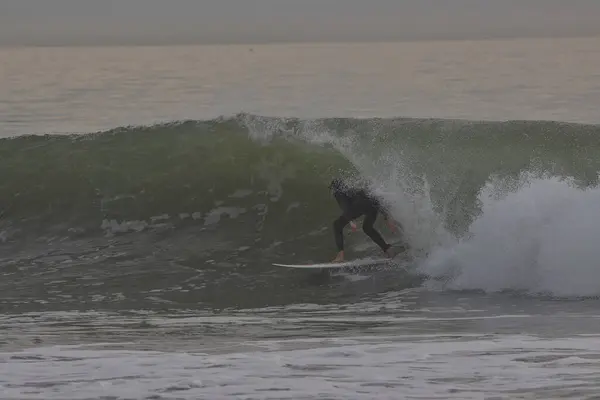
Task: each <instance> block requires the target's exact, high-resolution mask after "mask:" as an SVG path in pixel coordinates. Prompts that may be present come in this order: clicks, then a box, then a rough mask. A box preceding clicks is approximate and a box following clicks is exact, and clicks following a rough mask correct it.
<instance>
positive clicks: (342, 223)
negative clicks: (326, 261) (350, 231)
mask: <svg viewBox="0 0 600 400" xmlns="http://www.w3.org/2000/svg"><path fill="white" fill-rule="evenodd" d="M363 214H364V211H363V210H362V209H361V207H358V206H357V204H352V205H351V206H350V208H349V209H347V210H346V212H345V213H344V214H342V215H340V217H339V218H338V219H336V220H335V221H334V222H333V235H334V237H335V245H336V246H337V250H338V252H340V251H344V228H345V227H346V225H348V224H349V223H350V221H353V220H355V219H356V218H358V217H360V216H361V215H363Z"/></svg>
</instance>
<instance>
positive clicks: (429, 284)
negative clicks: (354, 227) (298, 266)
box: [0, 38, 600, 400]
mask: <svg viewBox="0 0 600 400" xmlns="http://www.w3.org/2000/svg"><path fill="white" fill-rule="evenodd" d="M599 66H600V38H585V39H519V40H506V41H447V42H407V43H379V44H376V43H375V44H350V43H346V44H294V45H260V46H197V47H194V46H182V47H110V48H109V47H87V48H86V47H39V48H33V47H27V48H0V77H1V78H0V399H47V400H52V399H61V400H63V399H82V400H83V399H148V400H150V399H152V400H159V399H233V398H235V399H559V398H560V399H566V398H568V399H598V398H600V397H598V396H599V393H600V311H599V308H600V298H599V296H600V263H599V261H598V260H599V259H600V247H599V246H598V238H599V237H600V186H599V179H598V170H599V169H600V113H599V111H598V107H599V106H600V68H599ZM335 176H344V177H347V178H348V179H350V180H356V181H357V182H361V183H367V184H369V185H370V186H371V187H372V188H373V190H375V191H376V192H377V193H379V194H380V195H381V196H382V198H383V199H384V200H385V202H386V203H387V204H388V206H389V207H390V210H391V212H392V214H393V216H394V218H395V219H397V220H398V221H399V222H400V224H401V225H402V232H399V233H390V232H389V231H388V230H386V227H385V226H384V224H383V223H382V222H381V221H378V223H377V227H379V228H380V229H381V232H382V233H383V235H384V236H385V237H386V238H387V239H388V240H389V241H391V242H393V243H395V244H401V243H406V244H408V246H409V251H408V252H407V253H405V254H403V255H402V256H400V257H399V258H398V260H397V262H396V263H394V265H392V266H390V267H385V268H384V267H380V268H370V269H361V270H352V271H335V272H333V273H332V274H322V273H319V272H317V271H315V272H311V271H302V270H291V269H283V268H278V267H274V266H272V263H273V262H288V263H289V262H297V263H305V262H321V261H327V260H329V259H331V258H333V257H334V256H335V247H334V241H333V236H332V232H331V225H332V222H333V220H334V219H335V218H336V217H337V215H338V213H339V210H338V209H337V207H336V204H335V202H334V201H333V199H332V198H331V195H330V193H329V192H328V189H327V185H328V183H329V181H330V180H331V178H332V177H335ZM346 243H347V257H348V258H354V257H368V256H378V255H379V251H378V249H377V248H376V246H374V245H373V244H372V243H371V242H370V241H369V240H368V239H367V238H366V237H365V235H364V234H362V232H360V231H358V232H354V233H353V232H350V231H348V232H347V233H346Z"/></svg>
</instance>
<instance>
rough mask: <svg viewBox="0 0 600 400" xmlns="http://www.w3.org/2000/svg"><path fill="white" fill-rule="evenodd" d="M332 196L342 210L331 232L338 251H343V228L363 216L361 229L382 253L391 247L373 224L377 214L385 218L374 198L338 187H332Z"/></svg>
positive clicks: (385, 212)
mask: <svg viewBox="0 0 600 400" xmlns="http://www.w3.org/2000/svg"><path fill="white" fill-rule="evenodd" d="M331 188H332V190H333V196H334V197H335V199H336V201H337V202H338V204H339V206H340V208H341V209H342V215H341V216H340V217H339V218H338V219H336V220H335V221H334V223H333V232H334V236H335V244H336V246H337V249H338V251H342V250H344V233H343V231H344V227H345V226H346V225H348V223H350V221H352V220H354V219H356V218H358V217H360V216H361V215H364V216H365V219H364V221H363V225H362V229H363V232H364V233H365V234H366V235H367V236H369V237H370V238H371V239H372V240H373V241H374V242H375V243H377V245H378V246H379V247H380V248H381V250H383V251H384V252H385V251H387V250H388V249H389V248H390V247H391V246H390V245H389V244H387V243H386V242H385V240H384V239H383V238H382V237H381V235H380V234H379V232H377V230H376V229H375V227H374V226H373V224H374V223H375V220H376V219H377V214H378V213H380V212H381V213H382V214H384V215H385V216H387V211H386V210H385V209H384V208H383V207H382V205H381V203H380V202H379V200H378V199H376V198H374V197H373V196H372V195H370V194H369V193H368V192H367V191H366V190H364V189H357V188H347V187H343V186H340V185H333V186H332V187H331Z"/></svg>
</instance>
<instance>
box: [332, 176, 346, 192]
mask: <svg viewBox="0 0 600 400" xmlns="http://www.w3.org/2000/svg"><path fill="white" fill-rule="evenodd" d="M345 188H346V183H345V182H344V181H343V180H342V179H341V178H333V179H332V180H331V183H330V184H329V189H330V190H331V191H332V192H334V193H337V192H343V191H344V189H345Z"/></svg>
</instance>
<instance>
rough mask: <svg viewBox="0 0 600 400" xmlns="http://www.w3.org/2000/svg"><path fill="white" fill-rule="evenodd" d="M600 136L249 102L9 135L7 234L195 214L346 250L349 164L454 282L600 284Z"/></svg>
mask: <svg viewBox="0 0 600 400" xmlns="http://www.w3.org/2000/svg"><path fill="white" fill-rule="evenodd" d="M599 150H600V127H599V126H594V125H577V124H567V123H557V122H540V121H509V122H476V121H456V120H434V119H406V118H394V119H333V118H332V119H321V120H310V121H308V120H299V119H282V118H269V117H262V116H255V115H246V114H241V115H237V116H234V117H229V118H219V119H215V120H208V121H183V122H177V123H169V124H160V125H154V126H141V127H121V128H118V129H114V130H111V131H107V132H97V133H90V134H87V135H74V136H57V135H47V136H21V137H15V138H10V139H3V140H0V155H1V157H0V171H2V180H0V205H1V207H2V211H1V213H2V219H1V220H0V238H1V239H2V240H3V241H4V242H15V241H19V240H23V239H26V238H32V239H35V238H36V237H39V236H41V235H50V234H52V235H56V234H58V233H60V234H61V235H67V236H69V235H70V236H76V237H82V236H83V237H85V236H106V235H109V236H115V235H117V236H118V235H135V234H138V233H140V232H144V231H145V232H147V231H149V230H154V229H163V230H164V229H170V230H171V231H172V230H177V229H189V228H190V227H197V228H198V229H202V230H208V231H210V232H211V234H212V235H213V237H215V238H222V240H224V241H227V242H228V245H227V246H229V247H230V248H239V247H243V246H248V245H249V246H252V247H255V248H261V249H263V250H264V251H267V250H268V249H271V248H273V246H275V245H278V244H281V243H283V244H286V243H287V244H288V245H290V246H293V248H295V249H297V252H299V253H300V255H297V256H296V257H297V259H298V258H299V259H304V260H306V252H307V251H310V252H312V253H311V256H310V257H309V258H311V259H312V258H313V257H316V255H315V254H321V255H322V254H328V255H331V254H332V252H333V239H332V237H331V232H330V230H329V227H330V225H331V222H332V221H333V219H334V218H335V217H336V216H337V213H338V211H337V208H336V205H335V202H334V201H333V200H332V198H331V197H330V194H329V192H328V189H327V184H328V182H329V181H330V179H331V178H332V177H334V176H339V175H343V176H347V177H349V178H350V179H356V180H366V181H367V182H369V183H370V184H371V185H372V186H373V188H374V189H375V190H376V191H378V192H379V193H380V194H381V195H382V196H383V197H384V198H385V199H386V201H387V202H388V203H389V205H390V208H391V210H392V214H394V216H395V217H396V218H397V219H398V220H399V221H401V222H402V224H403V228H404V236H405V240H406V241H407V242H409V244H410V245H411V247H412V248H413V251H414V252H415V255H417V256H422V257H423V258H424V259H425V261H424V262H423V264H422V265H421V268H422V269H423V270H424V271H425V272H427V273H429V274H434V275H435V274H437V273H448V270H452V271H454V272H453V273H454V274H455V278H454V280H453V285H455V287H457V288H468V289H473V288H476V289H484V290H504V289H523V290H534V291H541V292H543V291H550V292H555V293H563V294H565V295H589V294H600V283H594V282H600V281H599V280H598V279H592V275H593V276H594V277H595V276H596V275H597V273H595V272H594V268H593V263H594V260H597V259H598V256H600V250H597V246H594V243H593V242H594V240H593V238H594V237H598V235H597V234H596V233H600V232H596V230H598V229H600V228H597V227H600V201H598V200H600V199H598V198H597V197H598V196H600V194H599V193H600V192H598V189H596V185H597V183H598V174H597V171H598V169H599V167H600V151H599ZM315 252H316V253H315ZM319 252H320V253H319ZM302 253H303V254H304V257H302V256H301V255H302ZM574 265H575V266H574ZM574 268H576V269H577V270H576V271H577V272H578V273H581V274H580V275H577V273H576V271H574ZM524 271H526V272H524ZM524 274H525V276H526V279H524V278H523V276H524ZM565 280H566V281H567V282H569V285H562V284H561V283H560V282H565ZM567 286H568V287H567Z"/></svg>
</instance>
